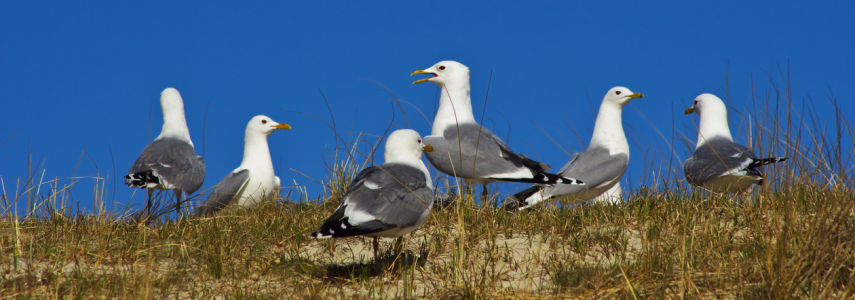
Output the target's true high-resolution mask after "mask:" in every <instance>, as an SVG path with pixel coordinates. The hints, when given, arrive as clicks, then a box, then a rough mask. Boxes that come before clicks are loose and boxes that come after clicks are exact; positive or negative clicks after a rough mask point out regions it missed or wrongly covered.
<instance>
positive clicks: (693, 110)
mask: <svg viewBox="0 0 855 300" xmlns="http://www.w3.org/2000/svg"><path fill="white" fill-rule="evenodd" d="M693 112H695V108H694V107H689V108H687V109H686V111H684V112H683V114H684V115H688V114H691V113H693Z"/></svg>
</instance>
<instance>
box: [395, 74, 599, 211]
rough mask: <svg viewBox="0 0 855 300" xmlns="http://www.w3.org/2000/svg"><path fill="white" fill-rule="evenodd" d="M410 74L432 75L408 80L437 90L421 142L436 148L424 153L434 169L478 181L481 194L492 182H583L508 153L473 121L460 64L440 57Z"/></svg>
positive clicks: (503, 145)
mask: <svg viewBox="0 0 855 300" xmlns="http://www.w3.org/2000/svg"><path fill="white" fill-rule="evenodd" d="M415 74H430V75H433V77H429V78H424V79H419V80H416V81H415V82H413V84H419V83H423V82H432V83H434V84H436V85H438V86H440V88H442V91H441V92H440V93H441V96H440V98H439V109H438V110H437V112H436V117H435V118H434V121H433V128H432V130H431V135H429V136H426V137H425V143H426V144H428V145H431V146H433V148H434V149H435V150H436V151H435V152H433V153H425V156H427V158H428V161H430V163H431V164H432V165H433V166H434V167H435V168H437V170H439V171H441V172H443V173H445V174H448V175H451V176H455V177H459V178H463V179H464V180H465V181H466V182H467V185H472V184H474V183H481V184H482V185H483V187H484V189H483V192H482V196H485V197H486V196H487V185H486V184H487V183H490V182H493V181H506V182H526V183H534V184H542V185H552V184H556V183H565V184H577V185H578V184H582V182H581V181H578V180H576V179H573V178H565V177H562V176H559V175H555V174H551V173H546V171H547V170H548V169H549V166H547V165H546V164H543V163H540V162H537V161H534V160H532V159H530V158H528V157H526V156H525V155H522V154H517V153H515V152H513V151H512V150H511V148H510V147H509V146H508V145H507V144H505V142H504V141H502V139H500V138H499V137H498V136H496V135H495V134H493V132H491V131H490V130H488V129H486V128H484V127H482V126H481V125H479V124H478V123H477V122H475V116H474V115H473V114H472V101H471V99H470V98H469V68H467V67H466V66H464V65H463V64H461V63H459V62H456V61H441V62H439V63H437V64H435V65H433V66H432V67H430V68H427V69H424V70H417V71H415V72H413V73H412V74H410V76H412V75H415Z"/></svg>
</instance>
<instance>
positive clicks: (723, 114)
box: [695, 109, 733, 149]
mask: <svg viewBox="0 0 855 300" xmlns="http://www.w3.org/2000/svg"><path fill="white" fill-rule="evenodd" d="M714 137H718V138H725V139H727V140H728V141H731V142H732V141H733V136H731V135H730V126H728V123H727V110H726V109H725V110H723V111H719V112H704V113H702V114H701V122H700V126H699V129H698V143H697V145H695V149H697V148H698V147H700V146H701V144H704V143H706V142H707V141H708V140H710V139H712V138H714Z"/></svg>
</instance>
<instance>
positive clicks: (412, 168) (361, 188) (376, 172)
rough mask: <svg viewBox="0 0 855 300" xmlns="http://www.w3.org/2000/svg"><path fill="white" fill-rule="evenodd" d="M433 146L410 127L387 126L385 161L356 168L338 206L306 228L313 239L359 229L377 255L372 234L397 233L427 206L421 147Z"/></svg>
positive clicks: (414, 223) (417, 222) (414, 225)
mask: <svg viewBox="0 0 855 300" xmlns="http://www.w3.org/2000/svg"><path fill="white" fill-rule="evenodd" d="M423 151H424V152H431V151H433V148H432V147H431V146H430V145H425V144H424V143H423V142H422V138H421V136H420V135H419V134H418V133H417V132H415V131H414V130H411V129H400V130H396V131H395V132H392V134H391V135H389V139H388V140H387V141H386V150H385V153H384V154H383V160H384V161H385V163H384V164H383V165H380V166H373V167H368V168H365V169H364V170H362V171H361V172H359V174H357V175H356V178H354V179H353V182H351V183H350V186H349V187H348V188H347V192H345V194H344V197H343V198H342V200H341V204H339V206H338V208H337V209H336V210H335V212H333V214H332V216H330V217H329V218H328V219H327V220H326V221H324V223H323V224H321V226H320V227H319V228H318V230H316V231H315V232H313V233H312V237H314V238H317V239H326V238H333V237H335V238H338V237H348V236H356V235H364V236H371V237H374V257H375V259H376V258H378V257H379V252H378V246H379V245H378V241H377V238H378V237H398V239H397V243H396V244H397V246H396V250H397V251H396V252H397V253H400V251H401V249H402V247H403V238H402V236H403V235H405V234H407V233H410V232H412V231H414V230H416V229H418V228H419V227H421V226H422V224H424V222H425V221H426V220H427V218H428V216H430V209H431V207H432V206H433V188H432V187H433V183H432V180H431V177H430V173H429V172H428V169H427V167H425V164H424V163H423V162H422V152H423Z"/></svg>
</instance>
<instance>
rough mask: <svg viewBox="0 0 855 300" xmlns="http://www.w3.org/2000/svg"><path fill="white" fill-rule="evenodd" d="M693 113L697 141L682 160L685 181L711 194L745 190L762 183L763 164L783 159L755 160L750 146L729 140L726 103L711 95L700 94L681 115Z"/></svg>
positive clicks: (730, 138)
mask: <svg viewBox="0 0 855 300" xmlns="http://www.w3.org/2000/svg"><path fill="white" fill-rule="evenodd" d="M693 112H694V113H697V114H698V115H699V116H700V117H701V121H700V125H699V126H698V127H699V128H698V142H697V145H696V147H695V153H694V154H693V155H692V156H690V157H689V158H687V159H686V162H685V163H684V164H683V172H684V173H685V175H686V180H687V181H688V182H689V183H690V184H692V185H694V186H699V187H703V188H704V189H707V190H709V191H711V192H714V193H727V194H732V193H737V192H745V191H748V190H749V189H750V188H751V187H752V186H753V185H754V184H760V185H762V184H763V173H762V172H761V170H760V168H759V167H761V166H763V165H767V164H772V163H776V162H779V161H784V160H786V159H787V158H786V157H784V158H778V157H772V158H763V159H758V158H757V156H756V155H754V153H753V152H751V150H750V149H748V148H746V147H745V146H742V145H739V144H737V143H734V142H733V137H732V136H731V135H730V127H729V126H728V123H727V106H725V104H724V102H722V101H721V99H719V98H718V97H716V96H715V95H712V94H701V95H700V96H698V97H697V98H695V101H694V105H693V106H692V107H690V108H688V109H686V112H685V114H691V113H693Z"/></svg>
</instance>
